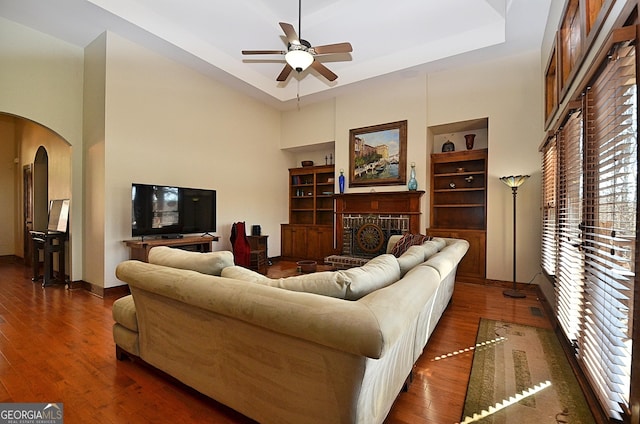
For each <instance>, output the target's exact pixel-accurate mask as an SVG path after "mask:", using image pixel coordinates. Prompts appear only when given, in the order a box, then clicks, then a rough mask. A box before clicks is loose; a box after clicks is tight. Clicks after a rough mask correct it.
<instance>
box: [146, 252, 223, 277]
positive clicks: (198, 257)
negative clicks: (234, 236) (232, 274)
mask: <svg viewBox="0 0 640 424" xmlns="http://www.w3.org/2000/svg"><path fill="white" fill-rule="evenodd" d="M149 263H151V264H156V265H163V266H168V267H171V268H180V269H188V270H191V271H197V272H199V273H201V274H209V275H220V273H221V271H222V270H223V269H224V268H225V267H228V266H232V265H233V253H231V252H229V251H219V252H206V253H200V252H189V251H187V250H182V249H175V248H172V247H167V246H156V247H154V248H152V249H151V250H150V251H149Z"/></svg>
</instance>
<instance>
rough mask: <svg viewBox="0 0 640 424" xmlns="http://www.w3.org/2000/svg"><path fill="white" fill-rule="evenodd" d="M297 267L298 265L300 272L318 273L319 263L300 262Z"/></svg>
mask: <svg viewBox="0 0 640 424" xmlns="http://www.w3.org/2000/svg"><path fill="white" fill-rule="evenodd" d="M296 265H298V269H299V270H300V272H302V273H304V274H308V273H310V272H316V267H317V266H318V263H317V262H316V261H298V262H296Z"/></svg>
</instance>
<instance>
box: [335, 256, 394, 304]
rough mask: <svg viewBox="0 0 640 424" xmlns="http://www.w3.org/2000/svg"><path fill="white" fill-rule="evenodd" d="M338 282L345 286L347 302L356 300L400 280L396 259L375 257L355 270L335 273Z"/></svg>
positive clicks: (392, 257)
mask: <svg viewBox="0 0 640 424" xmlns="http://www.w3.org/2000/svg"><path fill="white" fill-rule="evenodd" d="M337 274H338V281H339V282H340V283H341V284H342V285H344V286H346V290H347V292H346V297H345V299H348V300H358V299H360V298H361V297H363V296H366V295H367V294H369V293H371V292H374V291H376V290H378V289H381V288H382V287H386V286H388V285H390V284H393V283H395V282H396V281H398V280H399V279H400V265H399V264H398V259H397V258H396V257H394V256H393V255H391V254H388V253H386V254H384V255H380V256H376V257H375V258H373V259H371V260H370V261H369V262H367V263H366V264H364V265H362V266H361V267H357V268H350V269H346V270H343V271H337Z"/></svg>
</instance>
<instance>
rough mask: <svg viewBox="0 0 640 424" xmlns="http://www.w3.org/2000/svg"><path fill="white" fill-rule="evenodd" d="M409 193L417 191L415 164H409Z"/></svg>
mask: <svg viewBox="0 0 640 424" xmlns="http://www.w3.org/2000/svg"><path fill="white" fill-rule="evenodd" d="M407 187H408V188H409V191H416V190H417V189H418V180H416V164H415V163H411V175H410V176H409V183H408V184H407Z"/></svg>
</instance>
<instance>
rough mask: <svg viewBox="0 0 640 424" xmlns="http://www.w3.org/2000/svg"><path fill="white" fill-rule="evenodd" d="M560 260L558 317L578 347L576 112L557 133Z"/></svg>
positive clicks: (580, 285) (580, 279)
mask: <svg viewBox="0 0 640 424" xmlns="http://www.w3.org/2000/svg"><path fill="white" fill-rule="evenodd" d="M557 137H558V154H559V158H558V159H559V170H558V171H559V172H558V221H557V235H558V258H557V262H556V271H555V274H556V286H555V293H556V313H557V317H558V321H559V323H560V326H561V327H562V329H563V330H564V333H565V335H566V336H567V338H568V339H569V340H570V341H571V342H572V343H574V344H575V343H576V341H577V339H578V333H579V331H580V318H581V317H582V312H583V309H582V306H583V304H582V302H583V287H584V286H583V281H584V279H583V276H584V272H583V270H584V255H583V253H582V249H581V248H580V245H581V244H582V231H581V227H582V200H583V199H582V192H583V185H582V183H583V179H582V112H581V110H576V111H573V112H572V113H571V114H570V116H569V117H568V118H567V120H566V122H565V124H564V126H563V127H562V128H561V129H560V130H559V132H558V136H557Z"/></svg>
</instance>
